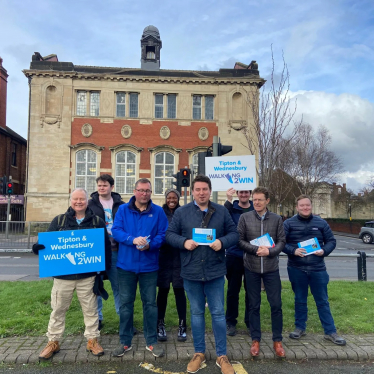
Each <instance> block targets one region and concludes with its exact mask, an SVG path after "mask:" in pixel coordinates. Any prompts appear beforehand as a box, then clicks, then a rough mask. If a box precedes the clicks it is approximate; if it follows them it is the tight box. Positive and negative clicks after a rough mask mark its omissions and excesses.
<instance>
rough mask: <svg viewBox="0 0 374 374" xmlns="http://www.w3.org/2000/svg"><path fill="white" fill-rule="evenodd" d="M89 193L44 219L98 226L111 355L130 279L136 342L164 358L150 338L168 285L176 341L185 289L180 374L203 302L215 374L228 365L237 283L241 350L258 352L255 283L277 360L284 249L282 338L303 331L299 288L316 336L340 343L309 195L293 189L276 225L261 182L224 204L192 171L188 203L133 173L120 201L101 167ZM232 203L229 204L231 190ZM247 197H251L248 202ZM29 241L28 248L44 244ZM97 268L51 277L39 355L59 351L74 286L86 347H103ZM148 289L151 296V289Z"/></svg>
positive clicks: (125, 330) (191, 366)
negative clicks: (202, 238) (137, 322)
mask: <svg viewBox="0 0 374 374" xmlns="http://www.w3.org/2000/svg"><path fill="white" fill-rule="evenodd" d="M96 182H97V191H96V192H94V193H93V194H91V199H90V200H89V199H88V195H87V192H86V191H85V190H84V189H80V188H77V189H75V190H74V191H73V192H72V194H71V200H70V201H71V206H70V207H69V209H68V211H67V212H66V213H65V214H61V215H59V216H57V217H55V218H54V219H53V221H52V222H51V224H50V226H49V228H48V231H59V230H77V229H78V230H79V229H87V228H101V227H105V228H106V230H104V231H105V258H106V275H107V276H108V278H109V280H110V284H111V287H112V290H113V296H114V302H115V309H116V312H117V314H118V315H119V319H120V324H119V338H120V344H119V346H118V348H116V349H115V350H114V351H113V352H112V355H113V356H117V357H120V356H122V355H124V354H125V353H126V352H127V351H129V350H131V349H132V345H131V343H132V338H133V335H134V334H135V333H136V329H135V327H134V321H133V317H134V302H135V297H136V290H137V285H138V283H139V290H140V295H141V300H142V305H143V332H144V337H145V341H146V349H147V350H148V351H150V352H151V353H152V354H153V355H154V356H155V357H160V356H163V355H164V349H163V347H162V344H159V343H158V342H159V341H165V340H167V334H166V330H165V313H166V308H167V299H168V293H169V290H170V284H172V287H173V291H174V295H175V300H176V307H177V312H178V317H179V327H178V336H177V339H178V341H185V340H186V339H187V325H186V296H185V294H187V297H188V299H189V303H190V314H191V331H192V336H193V343H194V350H195V354H194V355H193V357H192V359H191V361H190V362H189V363H188V366H187V371H188V372H189V373H196V372H197V371H198V370H199V369H200V368H201V367H202V365H203V363H204V362H205V349H206V345H205V310H206V305H207V306H208V308H209V311H210V314H211V317H212V327H213V333H214V338H215V348H216V354H217V360H216V364H217V365H218V366H219V367H220V368H221V371H222V373H223V374H233V373H234V372H235V371H234V369H233V367H232V365H231V363H230V362H229V360H228V358H227V350H226V343H227V338H226V335H229V336H233V335H235V334H236V332H237V331H236V324H237V319H238V314H239V312H238V310H239V308H238V306H239V293H240V290H241V286H242V283H244V288H245V316H244V320H245V324H246V326H247V328H248V330H249V333H250V336H251V338H252V346H251V348H250V353H251V355H252V356H254V357H255V356H258V355H259V353H260V341H261V322H260V305H261V289H262V283H263V286H264V288H265V291H266V296H267V300H268V302H269V304H270V307H271V321H272V332H273V342H274V351H275V354H276V355H277V356H279V357H285V356H286V353H285V351H284V348H283V346H282V330H283V315H282V299H281V290H282V286H281V280H280V275H279V254H280V253H281V252H282V251H283V252H285V253H286V254H287V255H288V267H287V269H288V274H289V279H290V281H291V284H292V289H293V291H294V293H295V330H294V331H293V332H292V333H291V334H290V338H292V339H299V338H301V337H302V336H303V335H305V330H306V321H307V313H308V309H307V297H308V288H309V287H310V290H311V293H312V295H313V297H314V300H315V302H316V305H317V309H318V314H319V317H320V320H321V323H322V326H323V328H324V332H325V336H324V337H325V339H328V340H331V341H332V342H333V343H335V344H339V345H344V344H345V341H344V339H343V338H342V337H340V336H339V335H338V334H337V332H336V328H335V325H334V320H333V318H332V315H331V311H330V306H329V302H328V295H327V284H328V281H329V277H328V274H327V272H326V266H325V262H324V257H326V256H328V255H329V254H330V253H331V252H332V251H333V249H334V248H335V246H336V241H335V239H334V236H333V234H332V232H331V229H330V227H329V226H328V224H327V223H326V221H324V220H322V219H321V218H319V217H318V216H315V215H313V214H312V202H311V199H310V198H309V197H308V196H305V195H302V196H300V197H299V198H298V199H297V201H296V209H297V212H298V214H297V215H295V216H294V217H292V218H290V219H288V220H286V221H285V223H284V224H283V220H282V218H281V217H280V216H279V215H277V214H275V213H272V212H270V211H269V210H268V208H267V206H268V204H269V202H270V198H269V192H268V191H267V189H266V188H264V187H257V188H255V189H254V190H253V191H248V190H247V191H242V190H240V191H235V190H234V189H229V190H228V191H227V193H226V196H227V201H226V202H225V204H224V206H222V205H219V204H216V203H214V202H212V201H210V196H211V192H212V186H211V182H210V179H209V178H208V177H206V176H203V175H198V176H197V177H196V178H195V179H194V180H193V181H192V184H191V192H192V195H193V201H192V202H191V203H189V204H186V205H184V206H180V205H179V199H180V194H179V192H178V191H177V190H174V189H169V190H167V191H166V192H165V204H164V205H163V206H162V207H160V206H158V205H156V204H154V203H152V201H151V193H152V186H151V182H150V181H149V180H148V179H146V178H142V179H139V180H138V181H137V182H136V184H135V188H134V196H133V197H132V198H131V199H130V201H129V202H128V203H126V204H125V203H124V202H123V201H122V200H121V196H120V195H119V194H117V193H115V192H113V188H114V180H113V178H112V177H111V176H110V175H108V174H104V175H101V176H100V177H98V178H97V180H96ZM235 194H236V195H237V198H238V200H235V201H233V197H234V195H235ZM251 195H252V200H251V199H250V198H251ZM196 229H212V230H214V231H215V236H214V238H215V239H214V238H213V240H211V242H210V243H209V244H203V243H199V242H197V241H195V240H194V236H193V232H194V231H195V230H196ZM265 234H269V236H270V237H271V238H272V240H273V241H274V243H273V244H272V245H255V244H253V243H254V240H255V239H257V238H259V237H261V236H263V235H265ZM311 238H317V240H318V242H319V245H320V247H321V249H320V250H319V251H317V252H314V253H313V254H311V255H307V253H306V251H305V249H304V248H299V243H300V242H302V241H305V240H307V239H311ZM44 248H45V247H44V245H43V244H42V243H36V244H35V245H34V246H33V251H34V253H36V254H38V253H39V251H40V250H42V249H44ZM100 277H102V275H98V274H96V273H84V274H75V275H64V276H56V277H54V282H53V288H52V295H51V306H52V313H51V316H50V321H49V325H48V332H47V337H48V340H49V341H48V344H47V345H46V347H45V348H44V349H43V350H42V352H41V353H40V355H39V358H40V359H49V358H51V357H52V356H53V354H54V353H56V352H58V351H59V349H60V346H59V341H60V339H61V337H62V335H63V332H64V327H65V314H66V312H67V310H68V308H69V306H70V303H71V299H72V295H73V292H74V290H76V293H77V296H78V299H79V302H80V304H81V306H82V311H83V316H84V323H85V326H86V329H85V333H84V335H85V337H86V338H87V339H88V343H87V351H90V352H92V354H93V355H96V356H100V355H103V354H104V350H103V348H102V347H101V345H100V344H99V342H98V339H97V338H98V337H99V336H100V329H101V327H102V325H103V316H102V299H101V297H100V296H97V295H100V292H97V287H95V286H96V284H97V281H98V280H99V281H100V280H101V278H100ZM225 277H226V278H227V281H228V286H227V295H226V304H227V307H226V313H225V310H224V299H225V295H224V285H225ZM157 287H158V293H157Z"/></svg>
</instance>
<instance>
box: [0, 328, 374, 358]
mask: <svg viewBox="0 0 374 374" xmlns="http://www.w3.org/2000/svg"><path fill="white" fill-rule="evenodd" d="M188 332H189V334H190V330H189V331H188ZM344 338H345V339H346V340H347V345H346V346H344V347H341V346H337V345H335V344H333V343H332V342H330V341H326V340H324V338H323V335H322V334H307V335H306V336H304V337H303V338H302V339H300V340H298V341H297V340H292V339H289V338H288V334H285V338H284V340H283V345H284V348H285V350H286V354H287V359H288V360H314V359H318V360H355V361H366V360H373V359H374V334H370V335H368V334H367V335H362V336H358V335H345V336H344ZM100 341H101V345H102V346H103V348H104V350H105V355H104V356H101V357H99V358H98V357H94V356H93V355H92V354H90V353H87V352H86V340H85V338H84V337H83V336H67V337H65V338H64V339H63V340H62V341H61V350H60V352H59V353H57V354H55V355H54V357H53V359H52V360H53V362H60V363H84V362H96V361H112V362H120V361H128V360H131V361H136V362H141V361H144V360H146V361H147V362H149V361H151V360H153V359H155V358H154V357H153V356H152V354H151V353H150V352H148V351H147V350H146V349H145V340H144V337H143V335H142V334H140V335H136V336H135V337H134V339H133V342H132V346H133V350H131V351H129V352H126V353H125V355H124V356H122V357H119V358H118V357H112V355H111V352H112V351H113V350H114V349H115V348H116V347H117V346H118V344H119V343H118V342H119V340H118V335H103V336H102V337H101V338H100ZM46 343H47V338H46V337H12V338H2V339H0V363H6V364H14V363H16V364H27V363H37V362H38V361H39V358H38V355H39V352H40V351H41V350H42V348H43V347H44V346H45V344H46ZM206 343H207V344H206V345H207V347H206V348H207V349H206V358H207V360H215V359H216V353H215V350H214V337H213V334H212V333H209V334H207V335H206ZM159 344H162V345H163V347H164V349H165V356H164V357H161V358H157V359H155V360H156V361H165V360H185V361H186V360H189V359H190V358H191V357H192V355H193V354H194V349H193V343H192V339H191V335H189V338H188V340H187V341H186V342H185V343H180V342H177V339H176V331H173V332H169V333H168V341H167V342H165V343H159ZM250 345H251V339H250V337H249V336H248V335H247V334H244V332H243V333H239V334H237V335H236V336H234V337H228V338H227V350H228V357H229V358H230V359H231V360H235V361H241V360H248V359H251V356H250V354H249V349H250ZM272 346H273V343H272V340H271V335H270V334H264V336H263V339H262V342H261V353H260V356H259V357H258V358H256V359H258V360H263V359H267V360H275V359H278V358H277V357H276V356H275V355H274V351H273V347H272Z"/></svg>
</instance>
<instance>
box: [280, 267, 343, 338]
mask: <svg viewBox="0 0 374 374" xmlns="http://www.w3.org/2000/svg"><path fill="white" fill-rule="evenodd" d="M287 270H288V277H289V279H290V282H291V285H292V289H293V292H294V293H295V327H297V328H299V329H301V330H305V329H306V321H307V319H308V304H307V300H308V287H310V292H311V293H312V295H313V298H314V301H315V302H316V305H317V310H318V315H319V319H320V321H321V324H322V327H323V329H324V331H325V334H332V333H333V332H336V328H335V324H334V319H333V318H332V315H331V311H330V304H329V301H328V299H329V297H328V295H327V284H328V283H329V275H328V274H327V271H326V270H323V271H309V272H307V271H302V270H300V269H297V268H294V267H288V268H287Z"/></svg>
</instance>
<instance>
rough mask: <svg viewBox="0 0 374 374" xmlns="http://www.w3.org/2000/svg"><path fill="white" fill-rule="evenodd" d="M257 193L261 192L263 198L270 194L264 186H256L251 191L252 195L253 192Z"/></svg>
mask: <svg viewBox="0 0 374 374" xmlns="http://www.w3.org/2000/svg"><path fill="white" fill-rule="evenodd" d="M255 193H257V194H259V193H262V194H263V195H265V199H266V200H267V199H268V198H269V197H270V195H269V191H268V189H267V188H265V187H256V188H255V189H254V190H253V191H252V197H253V196H254V194H255Z"/></svg>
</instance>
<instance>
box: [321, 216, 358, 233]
mask: <svg viewBox="0 0 374 374" xmlns="http://www.w3.org/2000/svg"><path fill="white" fill-rule="evenodd" d="M326 221H327V223H328V224H329V225H330V227H331V230H333V231H338V232H346V233H350V234H357V235H358V234H359V233H360V230H361V227H362V226H363V225H362V224H361V223H360V222H334V221H330V220H329V219H326Z"/></svg>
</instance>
